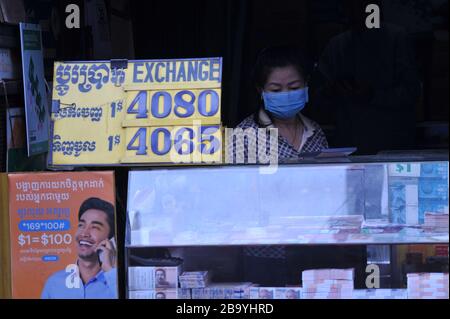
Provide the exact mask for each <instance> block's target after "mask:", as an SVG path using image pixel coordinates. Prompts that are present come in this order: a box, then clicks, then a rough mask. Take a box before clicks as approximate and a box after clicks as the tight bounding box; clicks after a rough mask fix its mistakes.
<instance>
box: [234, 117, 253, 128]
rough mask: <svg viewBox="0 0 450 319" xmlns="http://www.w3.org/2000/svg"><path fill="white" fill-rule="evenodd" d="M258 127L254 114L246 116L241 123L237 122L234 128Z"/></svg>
mask: <svg viewBox="0 0 450 319" xmlns="http://www.w3.org/2000/svg"><path fill="white" fill-rule="evenodd" d="M250 127H251V128H258V123H256V121H255V114H252V115H249V116H247V117H246V118H245V119H244V120H242V122H241V123H239V124H238V125H237V126H236V128H242V129H246V128H250Z"/></svg>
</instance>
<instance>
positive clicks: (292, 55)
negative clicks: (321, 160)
mask: <svg viewBox="0 0 450 319" xmlns="http://www.w3.org/2000/svg"><path fill="white" fill-rule="evenodd" d="M308 73H309V72H308V66H307V63H306V60H305V58H303V56H302V55H301V53H300V52H299V50H297V49H296V48H295V47H289V46H279V47H272V48H267V49H265V50H263V51H262V52H261V53H260V54H259V56H258V58H257V61H256V65H255V68H254V82H255V86H256V89H257V91H258V94H259V95H260V96H261V101H262V102H263V103H262V105H261V106H259V109H258V111H256V112H255V113H254V114H253V115H251V116H249V117H247V118H246V119H245V120H243V121H242V122H241V123H240V124H239V125H238V126H237V127H238V128H242V129H244V130H245V129H248V128H254V129H257V128H277V129H278V159H287V158H293V157H298V156H299V154H300V153H309V152H318V151H320V150H322V149H324V148H328V143H327V139H326V137H325V134H324V133H323V131H322V129H321V128H320V126H319V125H318V124H317V123H316V122H314V121H312V120H311V119H309V118H307V117H306V116H304V115H302V114H301V111H302V110H303V109H304V108H305V106H306V105H307V103H308V83H307V80H308ZM248 138H250V139H251V138H252V137H251V136H250V137H248ZM254 139H255V140H254V141H249V142H255V143H256V142H257V141H256V137H255V138H254ZM234 146H235V147H236V148H235V149H234V150H232V152H231V153H230V154H236V153H239V152H243V153H244V159H245V161H246V162H247V160H248V154H247V153H248V152H247V147H246V145H244V144H243V143H240V141H236V142H235V143H234ZM230 147H232V145H230ZM268 147H269V145H268ZM269 152H270V150H267V153H269Z"/></svg>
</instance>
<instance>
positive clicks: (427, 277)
mask: <svg viewBox="0 0 450 319" xmlns="http://www.w3.org/2000/svg"><path fill="white" fill-rule="evenodd" d="M407 290H408V299H448V273H414V274H407Z"/></svg>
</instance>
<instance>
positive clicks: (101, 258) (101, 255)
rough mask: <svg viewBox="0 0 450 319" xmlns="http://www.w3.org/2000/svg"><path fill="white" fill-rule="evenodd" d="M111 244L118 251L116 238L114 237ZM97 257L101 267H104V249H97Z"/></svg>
mask: <svg viewBox="0 0 450 319" xmlns="http://www.w3.org/2000/svg"><path fill="white" fill-rule="evenodd" d="M109 242H110V243H111V245H112V247H113V249H114V250H116V249H117V248H116V240H115V238H114V237H112V238H111V239H110V240H109ZM97 255H98V261H99V263H100V265H102V264H103V262H104V261H105V259H104V258H105V257H104V251H103V249H100V248H98V249H97Z"/></svg>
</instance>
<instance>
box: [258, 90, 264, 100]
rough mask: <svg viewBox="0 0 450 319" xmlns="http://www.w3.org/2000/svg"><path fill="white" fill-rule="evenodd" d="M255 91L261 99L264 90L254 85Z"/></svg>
mask: <svg viewBox="0 0 450 319" xmlns="http://www.w3.org/2000/svg"><path fill="white" fill-rule="evenodd" d="M256 92H258V95H259V96H260V97H261V100H262V99H263V96H262V94H263V92H264V90H263V89H262V88H260V87H256Z"/></svg>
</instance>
